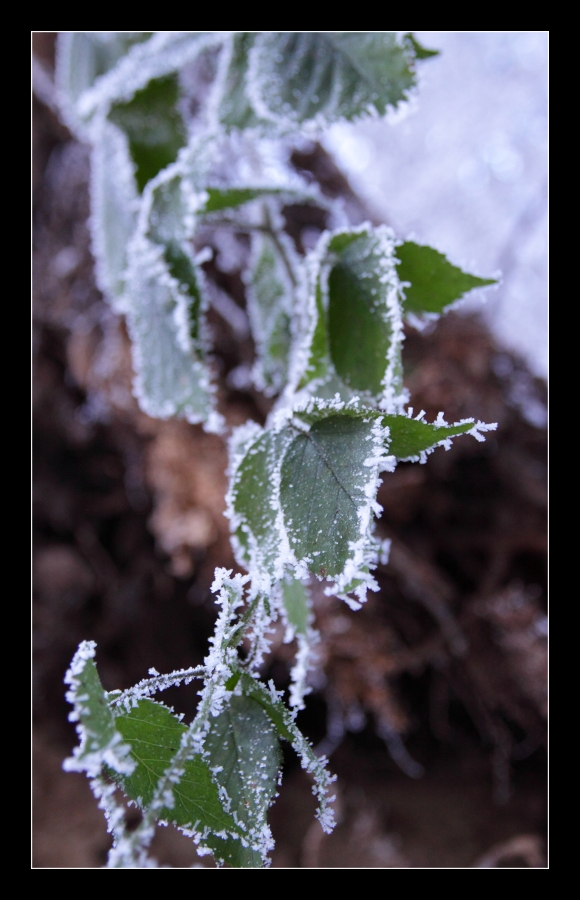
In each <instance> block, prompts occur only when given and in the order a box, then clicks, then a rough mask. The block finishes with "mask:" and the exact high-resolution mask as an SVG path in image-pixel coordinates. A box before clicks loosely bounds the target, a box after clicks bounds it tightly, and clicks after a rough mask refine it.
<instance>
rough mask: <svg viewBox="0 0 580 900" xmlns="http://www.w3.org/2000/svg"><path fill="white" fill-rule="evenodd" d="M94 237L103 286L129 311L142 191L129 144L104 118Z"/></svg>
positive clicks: (98, 144)
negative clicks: (132, 247) (130, 265)
mask: <svg viewBox="0 0 580 900" xmlns="http://www.w3.org/2000/svg"><path fill="white" fill-rule="evenodd" d="M91 168H92V171H91V207H92V210H91V218H90V226H91V236H92V242H93V252H94V255H95V260H96V273H97V281H98V284H99V287H100V289H101V290H102V291H103V293H104V294H105V296H106V297H107V298H108V299H109V301H110V302H111V304H112V305H113V307H114V309H115V310H117V311H118V312H124V310H125V306H124V304H125V300H126V298H125V290H126V281H125V270H126V268H127V247H128V244H129V241H130V239H131V237H132V235H133V232H134V230H135V225H136V221H137V203H138V194H137V186H136V183H135V177H134V166H133V163H132V160H131V155H130V151H129V143H128V141H127V138H126V136H125V134H123V132H122V131H121V130H120V129H119V128H117V126H116V125H113V124H112V123H111V122H107V121H104V122H102V124H101V127H100V129H99V136H98V139H97V140H95V143H94V145H93V151H92V159H91Z"/></svg>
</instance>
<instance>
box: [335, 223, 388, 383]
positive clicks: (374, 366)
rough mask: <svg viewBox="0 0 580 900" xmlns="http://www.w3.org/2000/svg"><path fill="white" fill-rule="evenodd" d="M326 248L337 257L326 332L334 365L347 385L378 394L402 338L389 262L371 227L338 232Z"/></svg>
mask: <svg viewBox="0 0 580 900" xmlns="http://www.w3.org/2000/svg"><path fill="white" fill-rule="evenodd" d="M329 252H330V253H335V254H336V256H337V257H338V258H337V260H336V262H335V263H334V265H333V266H332V269H331V271H330V275H329V278H328V337H329V347H330V356H331V359H332V362H333V364H334V368H335V369H336V372H337V374H338V375H339V376H340V377H341V378H342V379H343V381H344V382H345V383H346V384H347V385H348V386H349V387H351V388H354V389H355V390H360V391H368V392H370V393H371V394H373V395H374V396H375V397H378V396H380V394H381V393H382V391H383V386H384V378H385V373H386V370H387V367H388V365H389V351H390V350H391V346H392V343H393V340H396V341H398V340H400V337H399V335H397V334H396V333H395V331H394V328H393V324H394V322H393V315H392V311H391V309H390V308H389V305H388V296H389V293H390V294H392V293H393V291H394V290H395V291H396V286H395V285H394V280H393V275H394V272H393V267H392V264H390V260H388V259H386V258H385V251H384V248H383V246H382V244H381V241H380V240H379V239H378V237H377V235H376V234H375V233H373V232H364V233H362V234H360V233H359V234H353V233H350V234H348V233H346V234H341V235H337V236H336V237H334V238H333V239H332V240H331V242H330V244H329ZM389 264H390V266H389ZM389 268H390V271H389ZM389 276H390V277H389ZM397 353H398V348H397Z"/></svg>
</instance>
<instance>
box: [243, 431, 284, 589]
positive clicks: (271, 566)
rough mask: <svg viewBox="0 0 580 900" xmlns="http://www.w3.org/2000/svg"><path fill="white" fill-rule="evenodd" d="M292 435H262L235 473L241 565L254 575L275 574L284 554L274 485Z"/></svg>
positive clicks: (263, 432) (245, 451)
mask: <svg viewBox="0 0 580 900" xmlns="http://www.w3.org/2000/svg"><path fill="white" fill-rule="evenodd" d="M291 440H292V433H291V432H290V431H289V430H288V429H286V430H284V431H282V432H273V431H262V432H260V434H259V436H258V437H257V438H256V440H254V441H253V442H251V443H250V445H249V446H248V447H247V448H246V449H245V450H244V453H243V456H242V458H241V460H240V461H239V462H238V464H237V466H236V467H235V469H234V474H233V478H232V487H231V491H230V503H231V506H232V509H233V514H232V526H233V528H234V531H235V534H236V537H237V539H238V542H239V544H240V557H241V558H240V563H241V564H243V565H246V566H247V567H248V569H250V571H259V570H262V571H265V572H268V573H269V574H270V575H272V576H273V575H274V574H275V570H276V561H277V559H278V556H279V553H280V533H279V529H278V525H277V521H276V519H277V511H276V509H275V508H274V507H273V506H272V485H273V483H274V482H275V480H276V478H277V473H278V472H279V470H280V465H281V462H282V458H283V455H284V449H285V447H286V446H287V444H288V443H289V442H290V441H291Z"/></svg>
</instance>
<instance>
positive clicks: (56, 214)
mask: <svg viewBox="0 0 580 900" xmlns="http://www.w3.org/2000/svg"><path fill="white" fill-rule="evenodd" d="M34 39H35V53H36V54H37V57H38V59H40V60H41V62H43V63H44V65H45V66H46V69H47V71H48V72H50V70H51V66H52V65H53V47H54V36H53V35H51V34H48V33H37V34H35V35H34ZM33 102H34V107H33V129H34V132H33V138H34V169H33V181H34V185H33V186H34V211H33V214H34V317H33V328H34V331H33V354H34V607H33V609H34V857H33V866H34V867H35V868H82V867H85V868H92V867H99V866H102V865H103V864H104V862H105V859H106V853H107V849H108V846H109V838H108V836H107V834H106V830H105V825H104V820H103V817H102V814H101V812H100V811H99V810H98V808H97V806H96V802H95V800H94V799H93V797H92V795H91V793H90V790H89V787H88V784H87V782H86V780H85V779H84V777H82V776H80V775H75V774H65V773H64V772H63V771H62V761H63V759H64V758H65V757H66V756H67V755H68V754H69V753H70V751H71V748H72V746H73V745H74V743H75V734H74V729H73V727H72V725H70V723H69V722H68V720H67V714H68V709H67V704H66V702H65V700H64V686H63V676H64V673H65V671H66V669H67V667H68V664H69V662H70V659H71V657H72V655H73V653H74V651H75V649H76V647H77V645H78V643H79V642H80V641H81V640H83V639H93V640H96V641H97V644H98V651H97V652H98V657H97V659H98V664H99V670H100V672H101V677H102V680H103V683H104V685H105V687H106V688H107V689H109V690H110V689H113V688H127V687H129V686H130V685H131V684H134V683H135V682H136V681H138V680H139V679H140V678H142V677H144V676H145V675H146V673H147V670H148V668H149V667H150V666H155V667H156V668H157V669H158V670H159V671H161V672H163V671H171V670H172V669H174V668H179V667H183V666H190V665H196V664H198V663H200V662H201V661H202V659H203V656H204V654H205V652H206V648H207V640H208V638H209V636H210V635H211V633H212V631H213V621H214V618H215V608H214V604H213V600H212V596H211V593H210V589H209V588H210V584H211V581H212V578H213V571H214V568H215V566H216V565H220V566H227V567H228V568H235V563H234V560H233V558H232V554H231V550H230V547H229V538H228V525H227V521H226V520H225V518H224V517H223V509H224V493H225V490H226V485H227V481H226V477H225V468H226V464H227V454H226V450H225V445H224V443H223V441H222V440H221V438H218V437H216V436H214V435H207V434H204V432H203V431H202V429H201V428H200V427H197V426H191V425H188V424H187V423H184V422H180V421H159V420H153V419H150V418H148V417H147V416H145V415H144V414H143V413H141V412H140V411H139V409H138V407H137V405H136V403H135V401H134V399H133V397H132V394H131V361H130V347H129V343H128V339H127V336H126V332H125V328H124V325H123V322H122V321H121V320H119V319H118V318H117V317H116V316H114V315H113V314H112V313H111V311H110V308H109V307H108V305H107V304H106V303H105V302H104V301H103V299H102V297H101V295H100V293H99V291H98V290H97V288H96V286H95V283H94V275H93V259H92V256H91V252H90V241H89V235H88V230H87V217H88V214H89V203H88V191H87V184H88V177H89V155H88V149H87V148H86V147H83V146H82V145H80V144H79V143H78V142H76V141H75V140H73V139H72V138H71V136H70V135H69V134H68V132H67V131H66V129H65V128H64V127H63V126H62V125H61V124H60V123H59V122H58V120H57V118H56V117H55V115H54V114H53V113H52V112H51V110H50V109H49V108H48V106H47V105H45V104H43V103H40V102H39V101H38V100H37V99H36V98H35V99H34V101H33ZM294 162H295V164H296V166H297V167H298V168H300V169H301V170H302V171H303V172H308V173H310V176H311V177H312V178H314V179H316V180H317V181H318V182H319V183H320V184H321V186H322V188H323V190H324V191H326V192H327V193H329V194H334V195H335V196H336V195H342V196H343V197H344V198H345V201H346V203H347V205H348V208H349V209H350V211H351V212H352V215H353V219H355V220H356V219H358V220H360V219H361V218H366V217H368V216H366V215H365V211H364V209H362V207H361V205H360V203H359V201H358V200H357V198H356V197H355V196H354V195H353V194H352V192H351V191H350V188H349V187H348V184H347V183H346V181H345V180H344V178H343V176H342V175H341V173H340V172H338V171H337V170H336V168H335V167H334V165H333V163H332V161H331V160H330V159H329V158H328V157H327V156H326V155H325V154H324V152H323V151H322V150H321V149H320V148H318V147H313V148H312V150H311V151H304V152H303V153H302V154H295V156H294ZM287 221H288V231H289V233H290V234H291V235H292V236H293V237H294V238H295V240H296V242H297V245H298V246H300V242H301V237H302V234H303V233H304V230H305V229H306V228H308V229H312V228H313V227H321V226H323V224H324V222H323V214H322V212H316V211H313V210H312V209H307V208H301V207H292V208H290V209H288V210H287ZM208 275H209V277H210V278H212V279H213V280H214V281H215V282H216V283H218V284H219V286H220V287H221V288H222V289H224V290H227V291H228V293H229V294H230V296H231V297H232V298H233V300H234V302H236V303H237V304H239V306H240V307H243V305H244V297H243V286H242V282H241V278H240V275H239V273H233V274H232V273H223V272H220V271H219V269H217V268H216V267H215V266H213V265H211V266H208ZM210 325H211V328H212V331H213V336H214V346H215V366H216V370H217V372H218V378H219V385H220V387H219V402H220V409H221V411H222V412H223V413H224V415H225V416H226V419H227V421H228V424H229V425H230V426H234V425H236V424H239V423H241V422H243V421H245V420H246V419H247V418H248V417H250V418H254V419H255V420H256V421H259V422H263V421H264V418H265V415H266V414H267V411H268V408H269V405H270V404H269V401H265V400H264V399H263V398H262V397H260V396H259V395H258V394H256V393H255V392H254V391H253V390H248V391H243V392H242V391H240V390H235V389H233V388H232V387H231V384H232V379H231V378H230V379H229V380H228V375H229V373H231V372H232V371H233V370H235V369H236V368H237V367H238V366H240V365H242V364H244V363H251V360H252V355H253V348H252V346H251V342H250V341H249V339H247V338H245V339H242V340H241V339H240V338H239V336H236V335H235V334H234V333H233V332H232V329H231V327H230V326H229V325H228V324H227V323H226V322H225V321H224V320H223V319H221V318H220V316H219V315H218V314H217V313H213V312H212V313H211V315H210ZM405 370H406V372H407V385H408V387H409V389H410V391H411V394H412V401H411V402H412V404H413V406H414V407H415V409H416V410H418V409H421V408H422V409H425V410H426V411H427V416H428V418H429V419H431V418H432V417H434V416H435V415H436V414H437V412H438V411H439V410H445V413H446V415H447V418H448V419H449V420H457V419H458V418H461V417H464V416H475V417H479V418H481V419H482V420H483V421H487V422H490V421H493V422H498V430H497V432H495V433H493V434H490V435H489V436H488V438H487V441H486V443H484V444H478V443H476V442H475V441H474V440H473V439H470V438H463V439H459V440H457V441H456V443H455V444H454V446H453V448H452V450H451V451H450V452H448V453H446V452H445V451H443V450H442V449H440V450H438V451H436V453H434V454H433V455H432V456H431V457H430V458H429V460H428V462H427V464H426V465H424V466H419V465H410V464H402V465H400V466H399V468H398V469H397V471H396V472H395V473H394V474H392V475H387V476H385V477H384V483H383V485H382V487H381V489H380V492H379V502H380V503H381V505H382V506H383V509H384V513H383V516H382V518H381V520H380V522H379V525H378V530H379V532H380V534H381V535H383V536H390V537H391V538H392V540H393V549H392V554H391V560H390V562H389V564H388V566H385V567H382V568H380V570H379V572H378V579H379V581H380V585H381V591H380V593H378V594H374V595H372V596H371V598H370V599H369V602H368V603H367V604H366V606H365V607H364V608H363V609H362V610H361V611H359V612H356V613H352V612H351V611H350V610H349V609H348V608H347V607H346V606H345V605H344V604H342V603H340V602H339V601H336V600H329V599H328V598H325V597H324V596H323V595H322V594H321V592H317V593H316V600H315V607H316V608H315V612H316V618H317V626H318V627H319V629H320V631H321V634H322V643H321V645H320V648H319V655H320V671H319V672H318V673H317V675H316V677H315V679H314V682H315V686H314V690H313V692H312V694H311V695H310V696H309V698H308V703H307V708H306V710H305V711H304V712H303V713H302V714H301V718H300V720H299V723H300V724H301V725H302V727H303V729H304V731H305V733H306V734H307V735H308V736H309V738H310V739H311V740H312V741H313V742H314V743H315V744H319V743H321V742H322V743H323V745H324V747H325V748H326V750H327V752H329V753H330V754H331V757H330V766H331V769H332V770H333V771H334V772H336V774H337V775H338V782H337V785H338V806H339V813H340V823H339V825H338V827H337V829H336V830H335V832H334V833H333V834H332V835H331V836H324V835H323V834H322V832H321V830H320V829H319V826H318V825H317V823H316V822H315V820H314V819H313V811H314V800H313V797H312V794H311V790H310V784H309V782H308V779H307V777H306V776H305V775H304V773H302V771H301V770H300V767H299V765H298V762H297V760H296V758H295V757H294V756H293V754H292V752H291V751H286V750H285V761H284V780H283V784H282V787H281V791H280V797H279V799H278V800H277V802H276V804H275V805H274V807H273V808H272V811H271V824H272V829H273V833H274V837H275V839H276V849H275V851H274V853H273V857H272V858H273V866H274V867H306V868H312V867H331V868H345V867H356V868H410V867H411V868H462V867H474V866H475V867H518V868H520V867H522V868H523V867H531V868H541V867H545V866H546V855H545V853H546V849H545V836H546V835H545V824H546V803H545V768H546V749H545V720H546V636H545V635H546V630H545V621H546V620H545V615H546V529H545V512H546V434H545V431H544V430H543V429H541V428H538V427H535V426H534V425H533V424H531V423H530V422H529V421H527V420H526V417H525V416H524V414H523V412H522V404H523V399H522V398H524V400H525V401H526V402H528V403H529V402H530V401H531V402H533V403H535V404H536V405H537V404H542V403H545V385H544V384H543V383H542V382H539V381H537V380H534V379H533V378H532V377H531V376H530V375H529V373H528V372H527V371H526V370H525V367H524V366H523V364H522V363H521V361H519V360H517V359H515V358H513V357H511V356H510V355H509V354H507V353H505V352H499V351H498V350H497V349H496V348H495V346H494V345H493V342H492V340H491V338H490V336H489V334H488V333H487V332H486V330H485V328H484V327H483V326H482V324H481V323H480V322H479V321H478V320H477V319H475V318H466V317H462V316H459V315H456V314H450V315H448V316H446V317H444V318H443V319H442V320H441V321H440V323H439V324H438V325H437V327H436V328H435V329H434V330H432V332H431V333H428V334H426V333H423V334H419V333H417V332H415V331H413V330H409V333H408V336H407V341H406V345H405ZM292 649H293V648H292V646H291V645H290V647H289V646H287V645H284V644H283V643H282V634H281V633H280V634H277V635H276V636H275V639H274V644H273V653H272V657H271V659H270V661H269V663H268V665H267V668H266V670H265V672H264V674H265V676H266V677H267V678H274V680H275V682H276V684H277V687H278V688H280V689H282V688H285V687H287V685H288V681H289V662H290V654H291V651H292ZM195 690H196V689H195V687H194V686H191V687H189V688H182V689H180V690H178V691H172V692H170V693H171V696H169V695H168V696H167V702H169V703H171V704H173V705H174V706H175V707H176V709H178V710H179V711H181V712H184V713H185V714H186V716H191V715H193V712H194V710H195V702H196V693H195ZM417 776H420V777H417ZM154 852H155V855H156V857H157V859H158V860H159V862H160V864H165V865H171V866H175V867H188V866H191V865H194V864H198V865H199V864H202V865H204V866H207V865H211V861H209V860H208V858H207V857H204V858H203V860H198V859H197V857H196V854H195V850H194V848H193V845H192V844H191V842H190V841H188V840H187V839H185V838H184V837H183V836H182V835H180V834H179V833H178V832H177V831H176V830H174V829H172V828H167V829H161V830H160V831H159V834H158V836H157V838H156V839H155V846H154Z"/></svg>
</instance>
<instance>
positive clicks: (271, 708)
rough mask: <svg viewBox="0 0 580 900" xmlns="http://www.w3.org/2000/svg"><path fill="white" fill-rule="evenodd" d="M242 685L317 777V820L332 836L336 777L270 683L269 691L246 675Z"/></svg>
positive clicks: (306, 766) (315, 785)
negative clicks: (331, 792)
mask: <svg viewBox="0 0 580 900" xmlns="http://www.w3.org/2000/svg"><path fill="white" fill-rule="evenodd" d="M240 681H241V685H242V690H243V692H244V694H245V695H246V696H247V697H250V698H251V699H252V700H253V701H255V703H257V704H258V705H259V706H261V707H262V709H263V710H264V711H265V713H266V714H267V716H268V718H269V719H270V721H271V722H272V724H273V725H274V727H275V729H276V731H277V732H278V735H279V737H281V738H284V740H287V741H288V742H289V743H290V744H291V746H292V747H293V748H294V750H295V751H296V753H297V754H298V756H299V757H300V761H301V764H302V768H303V769H305V770H306V771H307V772H309V773H310V774H311V775H312V776H313V777H314V788H313V793H314V794H315V795H316V797H317V798H318V804H319V805H318V810H317V813H316V817H317V818H318V820H319V822H320V824H321V825H322V828H323V830H324V831H325V832H326V833H329V832H331V831H332V829H333V828H334V824H335V822H334V813H333V810H332V807H331V806H330V804H331V803H332V801H333V800H334V799H335V798H334V797H330V796H329V788H330V785H331V784H332V783H333V781H335V777H334V776H332V775H330V773H329V771H328V769H327V768H326V763H327V760H326V758H325V757H318V756H316V754H315V753H314V750H313V749H312V747H311V746H310V744H309V743H308V741H307V740H306V738H305V737H304V735H303V734H302V732H301V731H300V730H299V729H298V728H297V727H296V724H295V722H294V717H293V715H292V714H291V713H290V711H289V710H288V709H287V708H286V706H285V705H284V703H283V702H282V700H281V699H280V695H278V694H277V693H276V691H275V690H274V685H273V682H270V686H269V689H268V688H267V687H266V686H265V685H264V684H262V683H261V682H260V681H257V680H256V679H255V678H252V677H251V675H248V674H247V673H243V674H242V676H241V679H240Z"/></svg>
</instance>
